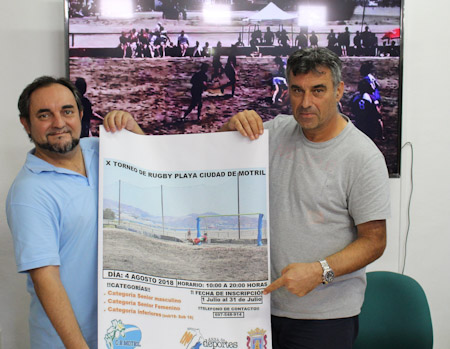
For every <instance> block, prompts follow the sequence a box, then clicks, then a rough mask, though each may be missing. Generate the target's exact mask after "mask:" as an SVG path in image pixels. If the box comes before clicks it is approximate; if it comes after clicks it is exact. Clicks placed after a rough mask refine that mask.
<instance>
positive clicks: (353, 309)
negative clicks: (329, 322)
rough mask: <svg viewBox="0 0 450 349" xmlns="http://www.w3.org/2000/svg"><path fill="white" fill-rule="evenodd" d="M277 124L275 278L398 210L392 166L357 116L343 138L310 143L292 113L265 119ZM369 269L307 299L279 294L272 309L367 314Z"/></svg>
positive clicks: (295, 314) (273, 134)
mask: <svg viewBox="0 0 450 349" xmlns="http://www.w3.org/2000/svg"><path fill="white" fill-rule="evenodd" d="M264 127H265V128H266V129H268V130H270V133H269V148H270V155H269V156H270V159H269V161H270V174H269V176H270V244H271V249H270V253H271V278H272V281H273V280H276V279H277V278H279V277H280V276H281V270H282V269H283V268H284V267H286V266H287V265H288V264H291V263H298V262H314V261H319V260H321V259H324V258H326V257H327V256H329V255H331V254H334V253H336V252H338V251H340V250H342V249H343V248H345V247H346V246H347V245H349V244H350V243H351V242H353V241H354V240H355V239H356V237H357V229H356V225H358V224H361V223H365V222H369V221H373V220H383V219H386V218H388V217H389V216H390V205H389V191H390V189H389V183H388V172H387V169H386V163H385V160H384V157H383V155H382V154H381V152H380V151H379V150H378V148H377V147H376V146H375V144H374V143H373V142H372V141H371V140H370V139H369V138H368V137H367V136H366V135H364V134H363V133H362V132H360V131H359V130H358V129H357V128H356V127H355V126H354V125H353V124H352V123H351V122H348V123H347V126H346V127H345V128H344V130H343V131H342V132H341V133H340V134H339V135H338V136H337V137H335V138H333V139H331V140H329V141H326V142H321V143H315V142H311V141H309V140H308V139H307V138H306V137H305V136H304V134H303V131H302V129H301V127H300V125H299V124H298V123H297V122H296V121H295V119H294V118H293V117H292V116H291V115H278V116H277V117H276V118H275V119H273V120H270V121H268V122H265V123H264ZM365 286H366V278H365V269H361V270H358V271H356V272H354V273H351V274H347V275H343V276H340V277H337V278H336V279H335V281H333V282H332V283H330V284H328V285H320V286H318V287H317V288H316V289H315V290H313V291H312V292H310V293H309V294H307V295H306V296H304V297H298V296H295V295H293V294H291V293H290V292H288V291H287V290H286V289H285V288H281V289H279V290H277V291H275V292H273V293H272V314H273V315H276V316H282V317H289V318H294V319H334V318H344V317H350V316H354V315H357V314H359V312H360V310H361V305H362V303H363V300H364V291H365Z"/></svg>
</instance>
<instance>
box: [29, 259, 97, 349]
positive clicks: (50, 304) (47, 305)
mask: <svg viewBox="0 0 450 349" xmlns="http://www.w3.org/2000/svg"><path fill="white" fill-rule="evenodd" d="M30 276H31V279H32V280H33V284H34V289H35V290H36V294H37V296H38V298H39V300H40V302H41V304H42V307H43V308H44V310H45V312H46V314H47V316H48V318H49V319H50V322H51V323H52V325H53V327H54V328H55V330H56V332H57V333H58V335H59V337H60V338H61V340H62V342H63V343H64V346H65V347H66V348H68V349H71V348H74V349H75V348H76V349H83V348H87V349H89V347H88V345H87V344H86V341H85V340H84V338H83V334H82V333H81V330H80V327H79V325H78V322H77V319H76V318H75V314H74V312H73V309H72V305H71V304H70V300H69V297H68V296H67V293H66V290H65V289H64V286H63V284H62V283H61V279H60V275H59V267H58V266H46V267H42V268H38V269H33V270H30Z"/></svg>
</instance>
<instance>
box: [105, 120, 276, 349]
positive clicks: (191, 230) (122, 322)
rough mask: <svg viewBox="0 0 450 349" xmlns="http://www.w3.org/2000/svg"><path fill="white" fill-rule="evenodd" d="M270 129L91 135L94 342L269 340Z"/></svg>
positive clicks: (188, 344) (261, 346)
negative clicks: (95, 165) (95, 223)
mask: <svg viewBox="0 0 450 349" xmlns="http://www.w3.org/2000/svg"><path fill="white" fill-rule="evenodd" d="M268 175H269V174H268V132H265V133H264V135H263V136H261V137H260V138H259V139H258V140H257V141H250V140H248V139H246V138H244V137H242V136H241V135H239V134H238V133H236V132H225V133H214V134H189V135H170V136H142V135H136V134H133V133H131V132H128V131H121V132H116V133H114V134H112V133H108V132H105V131H104V130H103V129H102V130H101V132H100V183H99V188H100V189H99V282H98V294H99V308H98V314H99V329H98V331H99V332H98V333H99V348H108V349H112V348H116V349H117V348H121V349H129V348H146V349H147V348H148V349H152V348H170V349H177V348H180V349H183V348H187V349H194V348H195V349H200V348H201V349H206V348H214V349H215V348H249V349H269V348H271V347H272V344H271V333H270V295H263V294H262V291H263V289H264V288H265V287H266V286H267V285H268V284H269V263H270V258H269V248H268V246H269V216H268Z"/></svg>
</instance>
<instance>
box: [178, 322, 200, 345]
mask: <svg viewBox="0 0 450 349" xmlns="http://www.w3.org/2000/svg"><path fill="white" fill-rule="evenodd" d="M202 341H203V336H202V334H201V332H200V329H199V328H191V327H189V328H188V329H187V330H186V332H184V334H183V336H182V337H181V339H180V343H181V344H183V345H184V346H186V349H199V348H200V347H201V346H202V343H201V342H202Z"/></svg>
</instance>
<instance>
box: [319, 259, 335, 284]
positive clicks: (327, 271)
mask: <svg viewBox="0 0 450 349" xmlns="http://www.w3.org/2000/svg"><path fill="white" fill-rule="evenodd" d="M319 263H320V265H321V266H322V269H323V273H322V283H323V284H324V285H326V284H329V283H330V282H331V281H333V280H334V271H333V269H331V268H330V266H329V265H328V263H327V261H326V260H325V259H324V260H323V261H319Z"/></svg>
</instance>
